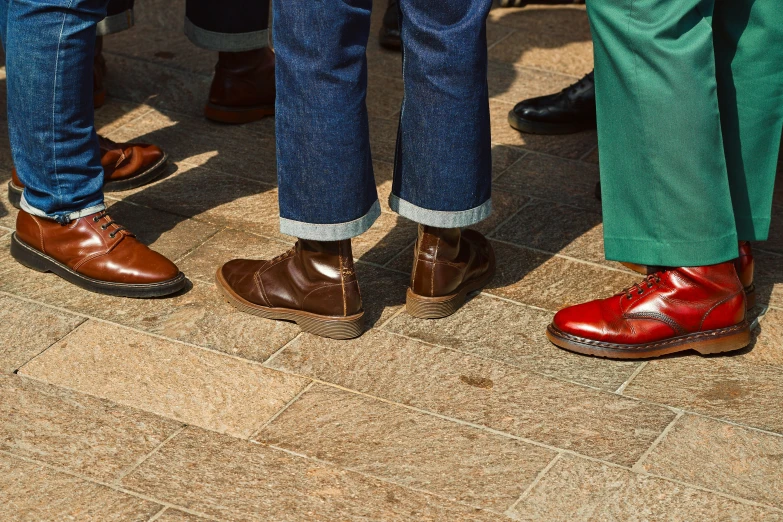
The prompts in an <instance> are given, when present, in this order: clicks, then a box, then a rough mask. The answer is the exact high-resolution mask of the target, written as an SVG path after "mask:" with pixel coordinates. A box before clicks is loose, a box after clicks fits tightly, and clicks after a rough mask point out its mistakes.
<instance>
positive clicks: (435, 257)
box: [430, 238, 440, 295]
mask: <svg viewBox="0 0 783 522" xmlns="http://www.w3.org/2000/svg"><path fill="white" fill-rule="evenodd" d="M439 247H440V238H438V241H437V242H436V243H435V253H434V254H433V255H432V259H433V260H435V259H438V248H439ZM436 264H437V261H433V264H432V270H431V273H432V276H431V277H430V295H435V265H436Z"/></svg>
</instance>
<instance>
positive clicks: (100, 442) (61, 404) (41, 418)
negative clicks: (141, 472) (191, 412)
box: [0, 375, 182, 482]
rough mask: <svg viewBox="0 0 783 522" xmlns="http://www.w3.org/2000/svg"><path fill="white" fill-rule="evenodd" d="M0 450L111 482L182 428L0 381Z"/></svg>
mask: <svg viewBox="0 0 783 522" xmlns="http://www.w3.org/2000/svg"><path fill="white" fill-rule="evenodd" d="M0 396H2V397H3V400H2V401H0V450H3V451H6V452H10V453H13V454H14V455H17V456H20V457H26V458H29V459H35V460H37V461H40V462H43V463H46V464H49V465H52V466H57V467H59V468H64V469H67V470H69V471H72V472H74V473H78V474H80V475H82V476H86V477H90V478H93V479H96V480H101V481H104V482H111V481H113V480H116V479H118V478H120V477H121V476H122V474H123V473H127V472H128V471H130V470H131V469H132V468H133V467H134V466H135V465H136V464H137V463H138V461H140V460H141V459H143V458H144V457H145V456H146V455H147V454H149V453H150V452H152V451H153V450H154V449H155V448H157V447H158V446H159V445H160V444H161V443H162V442H163V441H164V440H166V438H167V437H169V436H171V435H172V434H174V433H175V432H176V431H177V430H178V429H180V428H181V426H182V424H181V423H178V422H174V421H171V420H168V419H164V418H161V417H158V416H156V415H152V414H150V413H146V412H143V411H138V410H134V409H131V408H127V407H125V406H119V405H117V404H114V403H112V402H109V401H107V400H103V399H97V398H95V397H91V396H89V395H84V394H82V393H77V392H73V391H69V390H64V389H62V388H58V387H56V386H51V385H48V384H45V383H42V382H37V381H33V380H30V379H27V378H24V377H19V376H16V375H13V376H0Z"/></svg>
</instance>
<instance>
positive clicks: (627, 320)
mask: <svg viewBox="0 0 783 522" xmlns="http://www.w3.org/2000/svg"><path fill="white" fill-rule="evenodd" d="M745 310H746V308H745V292H744V289H743V285H742V283H741V282H740V279H739V277H737V271H736V269H735V267H734V263H733V262H731V261H728V262H726V263H720V264H718V265H710V266H699V267H686V268H672V269H669V270H663V271H661V272H656V273H655V274H651V275H649V276H647V277H646V278H645V279H644V280H642V281H641V282H640V283H637V284H635V285H634V286H632V287H631V288H628V289H627V290H624V291H623V292H621V293H619V294H616V295H614V296H612V297H610V298H608V299H600V300H597V301H590V302H589V303H584V304H580V305H576V306H570V307H568V308H565V309H563V310H560V311H559V312H558V313H557V314H556V315H555V318H554V320H553V321H552V324H551V325H549V328H547V337H548V338H549V340H550V341H552V342H553V343H554V344H555V345H557V346H559V347H560V348H564V349H566V350H570V351H572V352H577V353H582V354H585V355H596V356H598V357H612V358H616V359H641V358H646V357H659V356H661V355H666V354H670V353H675V352H682V351H685V350H696V351H697V352H699V353H701V354H708V353H720V352H728V351H732V350H739V349H742V348H745V347H746V346H747V345H748V344H750V326H749V324H748V322H747V319H746V318H745Z"/></svg>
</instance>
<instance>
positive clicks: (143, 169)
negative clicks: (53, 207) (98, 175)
mask: <svg viewBox="0 0 783 522" xmlns="http://www.w3.org/2000/svg"><path fill="white" fill-rule="evenodd" d="M98 144H99V145H100V148H101V165H103V173H104V175H103V190H104V192H119V191H122V190H130V189H133V188H137V187H141V186H143V185H146V184H148V183H152V182H153V181H155V180H156V179H158V178H159V177H160V176H161V175H162V174H163V173H164V172H165V169H166V162H167V161H168V156H167V155H166V153H165V152H163V151H162V150H161V149H160V147H158V146H156V145H149V144H147V143H114V142H113V141H111V140H110V139H109V138H104V137H103V136H98ZM22 191H24V185H23V184H22V181H21V180H20V179H19V176H17V174H16V169H12V170H11V181H9V182H8V200H9V201H10V202H11V205H13V206H15V207H16V208H19V205H20V202H21V200H22Z"/></svg>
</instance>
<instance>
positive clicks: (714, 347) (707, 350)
mask: <svg viewBox="0 0 783 522" xmlns="http://www.w3.org/2000/svg"><path fill="white" fill-rule="evenodd" d="M749 344H750V326H749V325H748V324H747V323H746V324H745V325H744V326H743V327H742V328H741V329H740V330H739V331H734V332H732V333H729V334H725V335H715V336H712V337H710V338H707V339H704V340H701V341H699V342H698V343H696V344H694V345H693V346H691V349H693V350H696V351H697V352H699V353H700V354H701V355H710V354H714V353H725V352H733V351H735V350H742V349H743V348H745V347H746V346H748V345H749Z"/></svg>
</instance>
